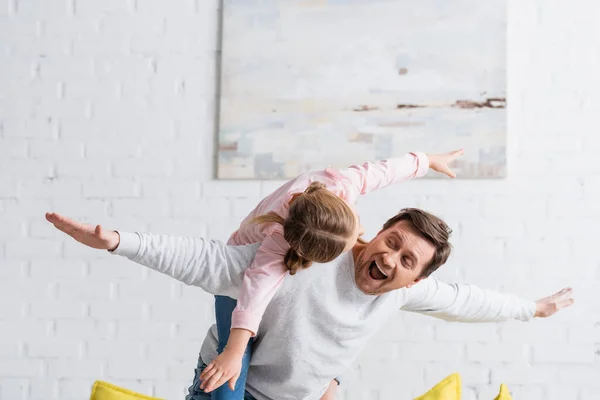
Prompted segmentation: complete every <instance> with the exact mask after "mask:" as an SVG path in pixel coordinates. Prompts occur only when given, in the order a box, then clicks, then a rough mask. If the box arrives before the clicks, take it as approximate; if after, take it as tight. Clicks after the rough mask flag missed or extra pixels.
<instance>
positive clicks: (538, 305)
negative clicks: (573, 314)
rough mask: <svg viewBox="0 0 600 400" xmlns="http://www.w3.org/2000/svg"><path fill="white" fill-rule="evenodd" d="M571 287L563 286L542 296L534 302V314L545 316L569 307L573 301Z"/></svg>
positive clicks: (540, 316)
mask: <svg viewBox="0 0 600 400" xmlns="http://www.w3.org/2000/svg"><path fill="white" fill-rule="evenodd" d="M572 295H573V289H571V288H565V289H563V290H561V291H560V292H558V293H555V294H553V295H552V296H548V297H544V298H543V299H540V300H538V301H536V302H535V316H536V317H539V318H546V317H549V316H551V315H554V314H556V313H557V312H558V311H559V310H561V309H563V308H567V307H569V306H570V305H571V304H573V303H574V302H575V300H574V299H573V297H571V296H572Z"/></svg>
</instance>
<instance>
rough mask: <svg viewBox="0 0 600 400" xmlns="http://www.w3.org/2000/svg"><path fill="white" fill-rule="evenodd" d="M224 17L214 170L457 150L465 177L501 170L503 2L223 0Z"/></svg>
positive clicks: (293, 168)
mask: <svg viewBox="0 0 600 400" xmlns="http://www.w3.org/2000/svg"><path fill="white" fill-rule="evenodd" d="M222 22H223V23H222V28H223V32H222V59H221V84H220V107H219V132H218V166H217V170H218V172H217V177H218V178H220V179H289V178H293V177H295V176H297V175H298V174H300V173H302V172H305V171H309V170H315V169H322V168H324V167H327V166H334V167H347V166H349V165H352V164H357V163H362V162H365V161H371V160H378V159H385V158H389V157H394V156H400V155H403V154H405V153H406V152H408V151H423V152H441V151H449V150H453V149H457V148H464V149H465V155H464V156H463V157H461V159H460V160H459V161H457V163H456V168H455V171H456V172H457V175H458V177H459V178H486V179H487V178H498V177H504V176H506V0H490V1H477V0H454V1H445V0H420V1H414V0H410V1H409V0H223V21H222ZM433 175H434V176H435V174H433Z"/></svg>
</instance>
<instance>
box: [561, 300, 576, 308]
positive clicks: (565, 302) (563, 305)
mask: <svg viewBox="0 0 600 400" xmlns="http://www.w3.org/2000/svg"><path fill="white" fill-rule="evenodd" d="M574 302H575V299H567V300H563V301H561V302H560V303H559V304H558V308H559V309H561V308H567V307H570V306H571V305H572V304H573V303H574Z"/></svg>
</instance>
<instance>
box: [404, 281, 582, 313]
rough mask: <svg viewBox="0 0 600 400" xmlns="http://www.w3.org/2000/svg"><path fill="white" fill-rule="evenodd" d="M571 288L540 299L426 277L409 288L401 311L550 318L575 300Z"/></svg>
mask: <svg viewBox="0 0 600 400" xmlns="http://www.w3.org/2000/svg"><path fill="white" fill-rule="evenodd" d="M571 294H572V291H571V289H563V290H561V291H560V292H558V293H556V294H554V295H553V296H549V297H546V298H544V299H541V300H539V301H537V302H534V301H529V300H524V299H521V298H519V297H517V296H515V295H512V294H504V293H498V292H495V291H492V290H485V289H481V288H479V287H477V286H474V285H469V284H458V283H454V284H448V283H444V282H440V281H438V280H437V279H434V278H427V279H424V280H422V281H421V282H419V283H417V284H416V285H414V286H413V287H411V288H409V289H406V291H405V294H404V295H405V299H404V300H405V302H404V305H403V306H402V307H401V308H400V309H401V310H405V311H411V312H417V313H420V314H425V315H430V316H432V317H436V318H440V319H443V320H446V321H457V322H501V321H507V320H512V319H515V320H520V321H529V320H530V319H532V318H533V317H548V316H550V315H552V314H554V313H555V312H557V311H558V310H560V309H561V308H565V307H568V306H570V305H571V304H572V303H573V299H572V298H571Z"/></svg>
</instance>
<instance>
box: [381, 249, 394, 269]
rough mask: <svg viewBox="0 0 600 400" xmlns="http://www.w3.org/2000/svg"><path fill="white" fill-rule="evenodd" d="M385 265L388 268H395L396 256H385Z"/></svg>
mask: <svg viewBox="0 0 600 400" xmlns="http://www.w3.org/2000/svg"><path fill="white" fill-rule="evenodd" d="M383 263H384V264H385V266H386V267H388V268H395V267H396V264H395V263H394V255H393V254H390V253H385V254H384V255H383Z"/></svg>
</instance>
